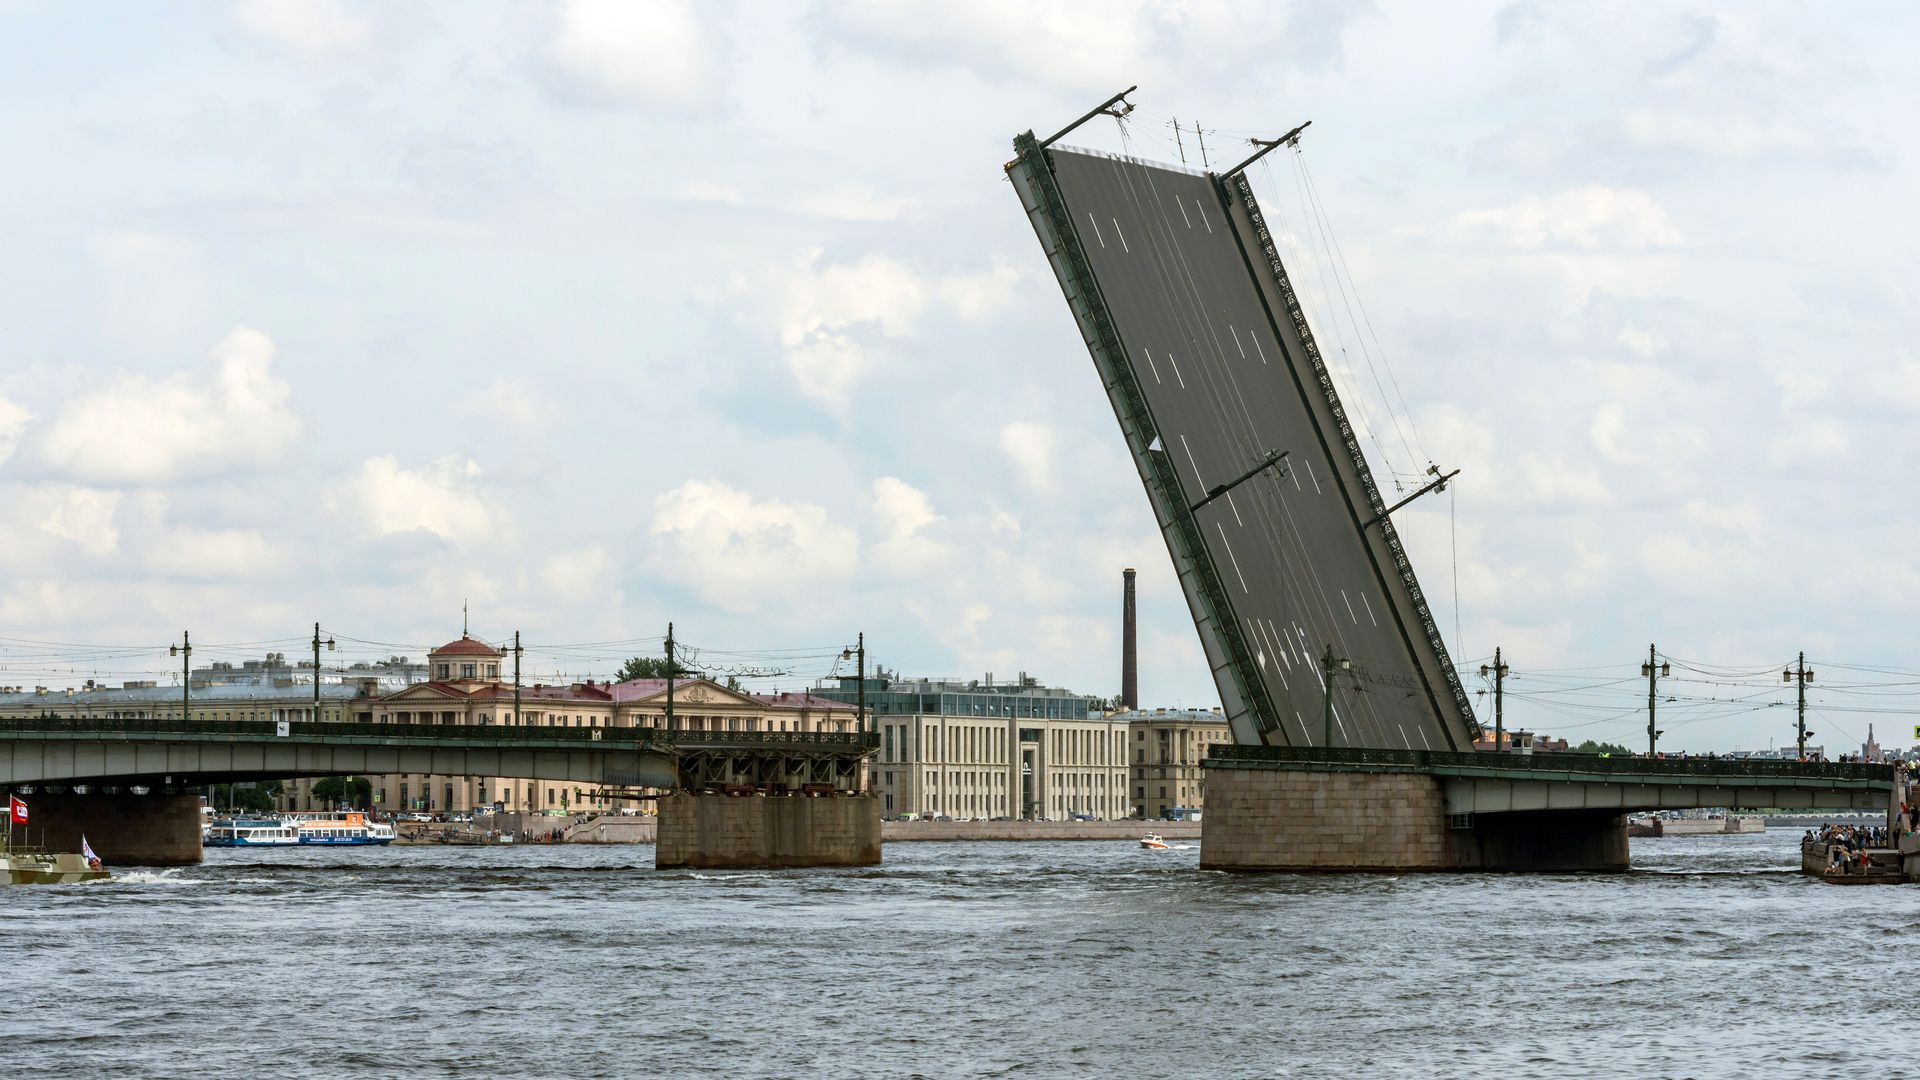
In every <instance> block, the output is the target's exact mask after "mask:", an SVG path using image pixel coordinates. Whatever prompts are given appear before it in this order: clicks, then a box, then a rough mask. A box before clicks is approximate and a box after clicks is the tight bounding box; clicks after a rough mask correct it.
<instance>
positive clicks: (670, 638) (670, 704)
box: [667, 623, 674, 731]
mask: <svg viewBox="0 0 1920 1080" xmlns="http://www.w3.org/2000/svg"><path fill="white" fill-rule="evenodd" d="M673 669H674V662H673V624H672V623H668V624H667V730H668V731H672V730H673Z"/></svg>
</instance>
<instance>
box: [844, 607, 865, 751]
mask: <svg viewBox="0 0 1920 1080" xmlns="http://www.w3.org/2000/svg"><path fill="white" fill-rule="evenodd" d="M857 641H858V644H856V645H854V646H853V647H851V648H846V649H841V650H840V659H842V660H852V659H854V658H856V657H858V658H859V663H860V666H859V668H858V669H856V672H855V675H856V678H857V679H858V682H859V687H858V689H856V690H855V691H854V701H855V702H856V704H855V706H854V708H855V710H856V711H855V713H854V720H853V730H854V733H855V734H856V735H858V734H865V732H866V730H867V632H866V631H864V630H862V631H861V632H860V636H859V638H858V639H857Z"/></svg>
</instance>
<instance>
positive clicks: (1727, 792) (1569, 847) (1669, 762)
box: [1200, 746, 1894, 873]
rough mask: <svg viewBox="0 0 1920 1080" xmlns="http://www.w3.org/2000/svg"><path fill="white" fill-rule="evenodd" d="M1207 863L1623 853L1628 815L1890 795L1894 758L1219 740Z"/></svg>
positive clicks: (1206, 825)
mask: <svg viewBox="0 0 1920 1080" xmlns="http://www.w3.org/2000/svg"><path fill="white" fill-rule="evenodd" d="M1206 768H1207V774H1206V791H1207V810H1206V818H1205V819H1204V820H1203V822H1202V823H1201V840H1200V865H1201V866H1202V867H1205V868H1208V869H1216V870H1271V871H1294V872H1298V871H1334V872H1339V871H1381V872H1389V873H1400V872H1406V871H1420V870H1434V871H1438V870H1492V871H1536V872H1549V873H1565V872H1574V871H1599V872H1617V871H1623V870H1626V869H1627V868H1628V855H1627V827H1626V815H1627V814H1628V813H1630V812H1632V811H1637V810H1658V809H1669V808H1682V807H1728V808H1734V809H1757V808H1768V807H1795V808H1810V807H1818V808H1831V809H1851V810H1882V811H1884V810H1885V809H1886V807H1887V805H1888V799H1889V797H1890V796H1889V792H1890V791H1891V789H1892V785H1893V783H1894V777H1893V769H1892V767H1891V766H1886V765H1855V764H1829V763H1824V762H1806V763H1802V762H1787V761H1761V762H1754V761H1724V760H1703V759H1699V758H1691V759H1652V760H1649V759H1645V758H1600V757H1596V756H1591V755H1580V754H1543V755H1537V756H1536V755H1517V754H1475V753H1454V752H1446V751H1400V750H1363V749H1340V748H1336V749H1332V750H1328V749H1318V750H1316V749H1311V748H1290V747H1273V746H1216V747H1214V748H1213V751H1212V752H1211V753H1210V754H1209V755H1208V757H1207V760H1206Z"/></svg>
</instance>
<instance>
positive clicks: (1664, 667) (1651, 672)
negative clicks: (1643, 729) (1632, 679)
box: [1640, 645, 1673, 757]
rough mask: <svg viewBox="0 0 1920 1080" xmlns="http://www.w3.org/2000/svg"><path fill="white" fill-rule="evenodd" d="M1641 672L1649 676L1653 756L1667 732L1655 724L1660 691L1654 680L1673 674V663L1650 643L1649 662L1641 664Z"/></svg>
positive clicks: (1649, 737) (1649, 744)
mask: <svg viewBox="0 0 1920 1080" xmlns="http://www.w3.org/2000/svg"><path fill="white" fill-rule="evenodd" d="M1640 674H1642V675H1645V676H1646V677H1647V756H1648V757H1652V756H1653V755H1654V753H1655V750H1656V748H1657V747H1658V746H1659V745H1660V736H1662V735H1665V734H1666V732H1664V731H1661V730H1660V729H1659V728H1656V727H1654V726H1653V711H1654V702H1655V699H1656V698H1657V697H1658V695H1659V691H1658V690H1656V689H1655V688H1654V682H1655V680H1656V679H1663V678H1665V677H1667V676H1668V675H1671V674H1673V665H1671V664H1668V663H1666V662H1664V661H1661V660H1660V658H1659V656H1658V655H1657V654H1656V653H1655V652H1654V649H1653V646H1652V645H1648V646H1647V662H1646V663H1644V664H1641V665H1640Z"/></svg>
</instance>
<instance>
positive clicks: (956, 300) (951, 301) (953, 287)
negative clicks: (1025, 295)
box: [939, 263, 1026, 321]
mask: <svg viewBox="0 0 1920 1080" xmlns="http://www.w3.org/2000/svg"><path fill="white" fill-rule="evenodd" d="M1025 278H1026V274H1025V272H1023V271H1021V270H1018V269H1015V268H1014V267H1011V266H1008V265H1006V264H1005V263H995V264H994V266H993V268H992V269H990V270H985V271H982V272H981V273H978V274H962V275H960V276H957V277H950V278H948V279H946V280H945V281H942V282H941V283H940V286H939V291H940V300H941V302H942V303H944V304H946V305H947V307H949V308H951V309H952V310H953V312H954V314H956V315H958V316H960V317H961V318H963V319H968V320H973V321H978V320H980V319H986V318H990V317H992V316H994V315H997V314H999V313H1000V312H1001V311H1003V310H1005V309H1006V307H1007V305H1008V304H1009V303H1011V302H1012V300H1013V293H1014V289H1015V288H1016V287H1018V286H1019V284H1020V282H1021V281H1023V280H1025Z"/></svg>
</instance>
